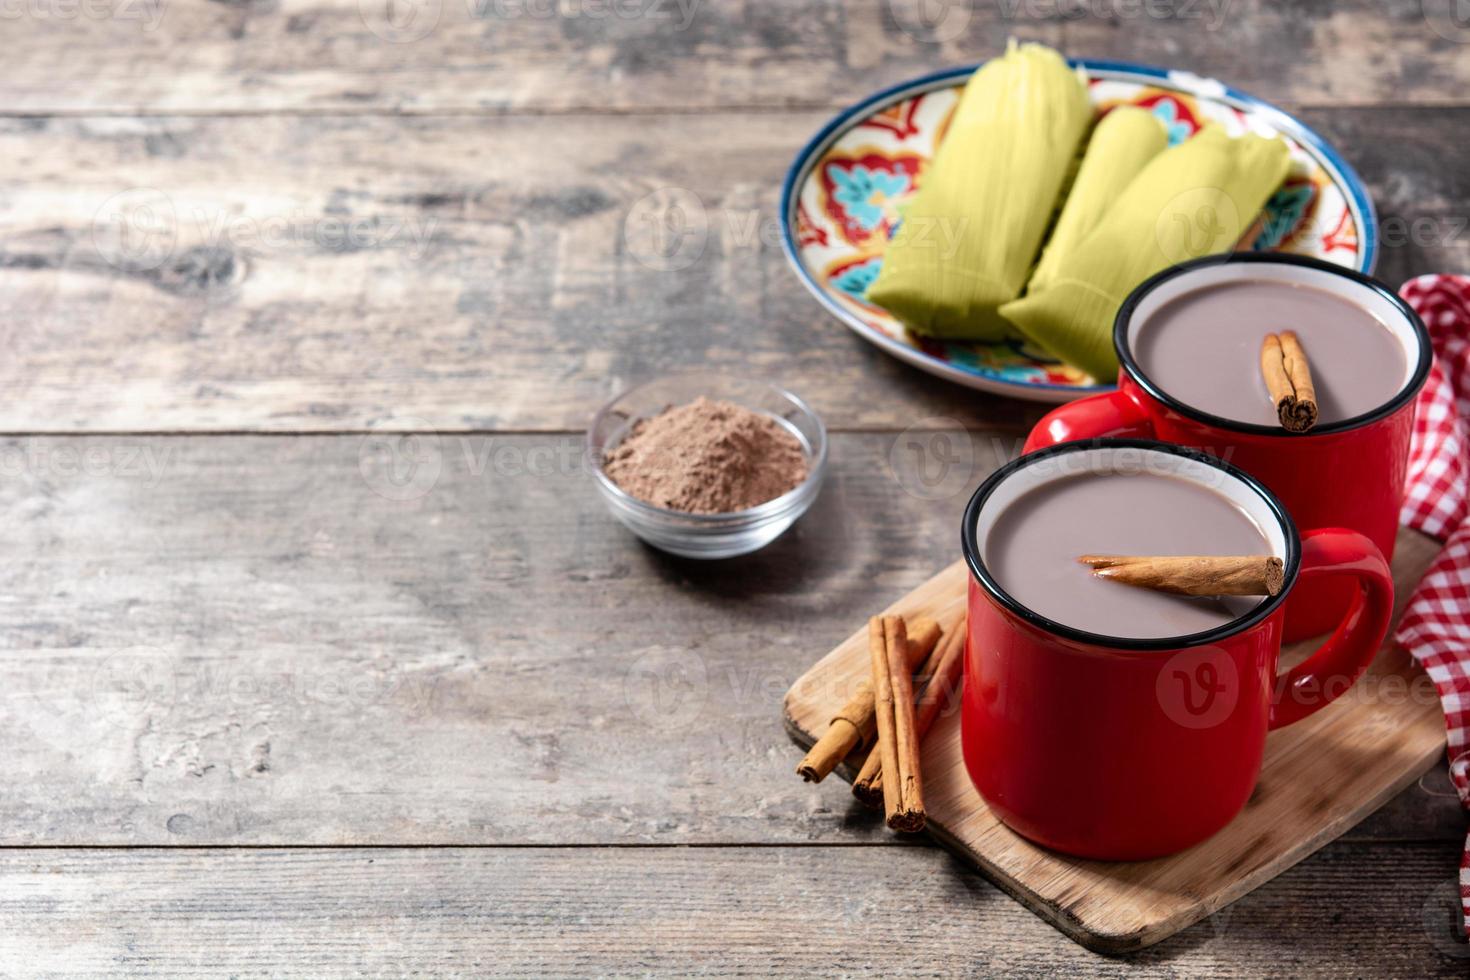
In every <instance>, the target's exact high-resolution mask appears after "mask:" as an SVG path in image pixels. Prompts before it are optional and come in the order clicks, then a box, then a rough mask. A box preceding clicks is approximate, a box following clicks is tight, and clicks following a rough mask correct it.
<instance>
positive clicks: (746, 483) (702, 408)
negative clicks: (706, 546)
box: [603, 398, 807, 514]
mask: <svg viewBox="0 0 1470 980" xmlns="http://www.w3.org/2000/svg"><path fill="white" fill-rule="evenodd" d="M603 469H604V470H605V471H606V472H607V475H608V476H609V477H610V478H611V479H612V481H613V482H614V483H616V484H617V485H618V486H619V487H621V488H622V489H623V491H624V492H625V493H627V494H629V495H631V496H634V497H637V498H638V499H639V500H643V501H646V502H647V503H650V504H655V505H657V506H659V507H667V508H669V509H671V510H681V511H685V512H686V513H690V514H727V513H730V512H731V511H736V510H745V509H746V508H748V507H755V506H756V505H758V504H763V503H765V502H766V501H768V500H774V499H776V498H777V497H779V496H781V495H782V494H783V493H786V492H787V491H789V490H792V489H794V488H795V487H797V486H798V485H800V484H801V482H802V481H803V480H805V479H806V475H807V464H806V454H805V453H804V452H803V451H802V448H801V442H800V441H798V440H797V438H796V437H795V436H793V435H792V434H791V432H790V431H789V430H787V429H786V428H785V427H784V426H782V425H781V423H779V422H777V421H776V420H775V419H773V418H771V417H770V416H769V415H762V414H761V413H759V412H753V411H751V410H750V409H748V408H743V407H741V406H739V405H736V404H734V403H732V402H723V401H713V400H711V399H708V398H698V399H695V400H694V401H692V402H690V403H688V404H687V405H677V406H674V407H672V408H666V409H664V410H663V411H662V412H660V413H659V414H657V415H655V416H652V417H651V418H646V419H642V420H640V421H638V422H637V423H635V424H634V426H633V429H632V431H631V432H629V433H628V435H627V437H626V438H624V439H623V441H622V442H620V443H618V444H617V446H615V447H614V448H613V449H612V450H610V451H609V452H608V453H607V455H606V456H605V457H604V459H603Z"/></svg>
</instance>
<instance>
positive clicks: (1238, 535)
mask: <svg viewBox="0 0 1470 980" xmlns="http://www.w3.org/2000/svg"><path fill="white" fill-rule="evenodd" d="M981 553H982V555H983V560H984V562H985V566H986V568H987V569H989V571H990V573H991V575H993V576H994V578H995V580H996V582H997V583H999V585H1000V587H1001V588H1002V589H1004V590H1005V591H1006V592H1007V593H1008V594H1009V595H1010V596H1011V597H1012V598H1014V599H1016V600H1017V601H1018V602H1020V603H1021V604H1022V605H1024V606H1026V607H1027V608H1029V609H1031V610H1032V611H1033V612H1037V613H1040V614H1041V615H1042V616H1045V617H1046V618H1047V619H1050V620H1053V621H1055V622H1058V623H1062V624H1064V625H1066V626H1071V627H1073V628H1075V629H1080V630H1085V631H1087V632H1089V633H1098V634H1102V635H1105V636H1116V637H1127V638H1136V639H1143V638H1157V637H1167V636H1184V635H1187V634H1190V633H1199V632H1201V631H1204V630H1208V629H1212V628H1214V627H1216V626H1220V625H1222V624H1224V623H1228V622H1229V621H1230V620H1232V619H1235V618H1236V617H1238V616H1241V615H1244V614H1245V613H1247V612H1249V611H1250V610H1251V609H1252V608H1254V607H1255V606H1256V605H1257V603H1259V602H1260V601H1261V600H1260V599H1257V598H1254V597H1235V598H1194V597H1186V596H1175V595H1167V594H1164V593H1161V592H1153V591H1150V590H1147V589H1140V588H1133V587H1131V586H1127V585H1119V584H1117V583H1115V582H1108V581H1105V580H1103V579H1100V578H1096V577H1094V576H1093V574H1092V572H1091V570H1090V569H1088V568H1086V567H1085V566H1083V565H1080V564H1078V562H1077V557H1078V556H1079V555H1084V554H1121V555H1265V554H1270V553H1271V548H1270V545H1269V543H1268V542H1267V539H1266V536H1265V534H1264V533H1263V532H1262V531H1261V529H1260V527H1258V526H1257V525H1256V523H1255V522H1254V521H1253V520H1252V519H1251V518H1250V517H1249V516H1248V515H1247V514H1246V513H1245V511H1243V510H1242V509H1240V507H1238V506H1237V505H1236V504H1235V503H1234V502H1232V501H1231V500H1230V499H1229V498H1227V497H1225V496H1224V495H1223V494H1220V493H1217V492H1216V491H1214V490H1211V489H1210V488H1208V487H1205V486H1201V485H1200V484H1198V483H1194V482H1191V481H1189V480H1185V479H1182V478H1179V477H1174V476H1169V475H1162V474H1153V473H1139V474H1136V475H1135V474H1106V475H1102V474H1097V475H1094V474H1078V475H1071V476H1063V477H1059V478H1057V479H1055V480H1051V481H1049V482H1046V483H1043V484H1042V485H1040V486H1038V487H1035V488H1033V489H1030V490H1027V491H1026V492H1025V493H1023V494H1022V495H1021V496H1019V497H1017V498H1016V499H1015V500H1014V501H1012V502H1011V503H1010V504H1008V505H1007V506H1006V507H1005V509H1004V510H1003V511H1001V512H1000V513H999V514H997V515H996V517H995V520H994V523H993V524H992V525H991V528H990V531H989V533H988V534H987V535H985V536H984V537H983V540H982V542H981Z"/></svg>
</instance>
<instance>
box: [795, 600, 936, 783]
mask: <svg viewBox="0 0 1470 980" xmlns="http://www.w3.org/2000/svg"><path fill="white" fill-rule="evenodd" d="M939 633H940V630H939V624H938V623H936V622H935V621H934V620H932V619H930V618H928V617H927V616H921V617H919V618H918V619H915V620H914V628H913V631H912V632H911V633H909V637H908V664H909V668H910V669H911V670H912V669H913V668H914V667H917V666H918V665H919V664H920V663H921V662H922V661H923V660H924V658H925V657H927V656H929V653H930V651H931V650H933V649H934V645H935V644H936V643H938V642H939ZM873 733H874V727H873V685H872V684H871V683H869V682H868V681H863V682H862V683H861V684H859V685H858V688H857V693H856V694H854V695H853V696H852V698H850V699H849V700H848V702H847V703H846V704H844V705H843V706H842V710H841V711H839V712H837V714H836V715H834V716H833V718H832V722H831V724H830V725H829V726H828V727H827V731H826V732H825V733H824V734H823V735H822V737H821V738H819V739H817V744H815V745H813V746H812V748H811V751H810V752H808V753H807V754H806V758H804V759H802V760H801V764H800V765H798V766H797V767H796V771H797V773H799V774H800V776H801V778H802V779H805V780H806V781H807V782H809V783H820V782H821V781H822V780H823V779H826V778H827V774H828V773H830V772H831V771H832V770H833V769H835V768H837V764H838V763H839V762H841V761H842V760H843V759H846V758H847V754H848V753H849V752H851V751H852V750H853V749H855V748H859V747H861V746H864V745H871V744H872V742H873Z"/></svg>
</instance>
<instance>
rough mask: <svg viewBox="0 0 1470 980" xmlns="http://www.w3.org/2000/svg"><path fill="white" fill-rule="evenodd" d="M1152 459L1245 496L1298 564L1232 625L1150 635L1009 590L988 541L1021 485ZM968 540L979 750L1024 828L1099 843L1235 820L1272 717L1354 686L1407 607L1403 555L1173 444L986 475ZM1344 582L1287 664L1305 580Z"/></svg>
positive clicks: (1155, 852) (1100, 449)
mask: <svg viewBox="0 0 1470 980" xmlns="http://www.w3.org/2000/svg"><path fill="white" fill-rule="evenodd" d="M1139 467H1146V468H1147V469H1148V470H1149V471H1150V472H1162V473H1167V474H1169V475H1171V476H1174V477H1177V478H1181V479H1185V480H1190V481H1194V482H1198V483H1201V484H1203V485H1205V486H1207V487H1209V488H1210V489H1212V490H1213V491H1215V492H1216V493H1220V494H1223V495H1225V496H1226V497H1227V498H1228V499H1229V500H1230V501H1231V502H1232V503H1234V504H1235V505H1236V506H1238V507H1239V508H1240V509H1241V510H1243V511H1244V512H1245V513H1246V514H1247V515H1248V516H1249V517H1250V518H1251V519H1252V521H1253V522H1254V523H1255V524H1256V525H1257V526H1258V527H1259V528H1260V529H1261V530H1262V532H1263V533H1264V535H1265V537H1266V540H1267V542H1268V545H1269V547H1270V548H1271V550H1272V551H1273V552H1274V553H1275V554H1276V555H1277V556H1278V557H1280V558H1281V559H1282V561H1283V563H1284V568H1285V581H1284V584H1283V587H1282V589H1281V591H1280V593H1278V594H1277V595H1276V596H1275V597H1272V598H1269V599H1265V600H1263V601H1262V602H1261V603H1260V604H1258V605H1256V606H1255V607H1254V608H1252V609H1250V610H1249V611H1248V612H1245V613H1244V614H1242V615H1241V616H1240V617H1238V618H1237V619H1234V620H1231V621H1228V622H1226V623H1224V624H1222V625H1221V626H1219V627H1216V628H1214V629H1211V630H1208V631H1205V632H1202V633H1195V634H1191V635H1188V636H1180V637H1165V638H1149V639H1140V638H1128V637H1114V636H1103V635H1098V634H1095V633H1088V632H1085V631H1082V630H1079V629H1075V628H1073V627H1070V626H1067V625H1064V624H1062V623H1059V622H1056V621H1054V620H1052V619H1048V618H1046V617H1044V616H1042V615H1040V614H1038V613H1036V612H1035V611H1033V610H1031V609H1028V608H1027V607H1026V606H1024V605H1023V604H1021V603H1020V602H1019V601H1017V600H1016V599H1015V598H1013V597H1012V596H1010V595H1008V594H1007V592H1006V591H1005V588H1004V586H1003V583H1000V582H997V581H996V579H995V578H994V577H993V575H992V574H991V572H990V570H989V569H987V567H986V565H985V561H984V554H985V551H984V545H985V542H986V540H987V536H988V535H989V533H990V532H991V530H992V529H993V528H994V527H996V526H998V525H997V519H998V517H999V515H1001V514H1002V513H1004V512H1005V511H1006V509H1007V507H1008V505H1009V504H1010V503H1011V502H1013V501H1015V500H1016V499H1017V498H1018V497H1019V496H1020V495H1021V494H1024V493H1026V492H1028V491H1030V490H1032V489H1034V488H1036V487H1038V486H1041V485H1043V484H1045V483H1046V482H1047V481H1050V480H1057V479H1065V478H1067V477H1068V476H1069V475H1073V474H1076V473H1079V472H1085V473H1099V474H1108V473H1114V472H1138V471H1139ZM999 526H1004V525H1003V524H1001V525H999ZM962 540H963V547H964V554H965V561H966V562H967V563H968V565H969V567H970V583H969V599H968V609H969V627H968V628H969V636H968V641H969V646H968V649H967V651H966V655H965V681H964V693H963V695H962V701H961V705H962V706H961V732H962V736H961V739H962V745H963V750H964V759H965V767H966V769H967V770H968V771H969V775H970V779H971V781H972V782H974V784H975V787H976V789H978V790H979V792H980V795H981V796H982V797H984V799H985V802H986V803H987V804H988V805H989V807H990V809H991V810H992V812H994V813H995V814H996V815H997V816H998V817H999V818H1000V819H1001V820H1002V821H1004V822H1005V823H1006V824H1007V825H1008V826H1009V827H1011V828H1012V829H1013V830H1015V831H1016V832H1017V833H1020V834H1022V835H1023V836H1025V837H1028V838H1030V839H1031V840H1033V841H1036V842H1037V843H1039V844H1042V845H1044V846H1046V847H1049V848H1053V849H1055V850H1058V851H1063V852H1066V853H1068V854H1075V855H1079V856H1081V857H1087V858H1098V859H1105V860H1137V859H1143V858H1152V857H1158V856H1161V855H1164V854H1171V853H1174V852H1176V851H1180V850H1183V849H1184V848H1187V847H1189V846H1191V845H1193V844H1196V843H1198V842H1199V841H1202V840H1204V839H1205V838H1207V837H1209V836H1210V835H1212V834H1214V833H1215V832H1216V831H1217V830H1219V829H1220V828H1221V827H1223V826H1225V824H1227V823H1229V821H1230V820H1231V818H1233V817H1234V816H1235V814H1236V813H1238V812H1239V811H1240V809H1241V807H1242V806H1244V805H1245V802H1246V800H1247V798H1249V796H1250V794H1251V791H1252V790H1253V789H1254V788H1255V784H1256V778H1257V776H1258V775H1259V773H1260V768H1261V757H1262V753H1263V751H1264V748H1265V741H1266V733H1267V732H1268V731H1270V730H1271V729H1275V728H1280V727H1282V726H1284V725H1289V724H1292V723H1293V722H1296V721H1300V720H1301V719H1303V718H1305V717H1306V716H1308V715H1310V714H1311V713H1312V712H1314V711H1316V710H1318V709H1319V708H1321V707H1323V706H1324V705H1326V704H1328V703H1330V702H1331V701H1332V700H1334V699H1335V698H1337V697H1338V696H1340V695H1342V694H1343V693H1345V692H1346V691H1347V690H1348V689H1349V688H1351V686H1352V684H1353V682H1354V681H1355V680H1356V679H1357V677H1358V676H1359V675H1360V674H1361V673H1362V672H1363V670H1364V669H1365V668H1366V667H1367V665H1368V664H1369V663H1370V662H1371V661H1372V659H1373V656H1374V654H1375V653H1376V652H1377V650H1378V647H1379V644H1380V643H1382V641H1383V638H1384V636H1385V634H1386V633H1387V632H1388V626H1389V620H1390V617H1391V615H1392V609H1393V581H1392V579H1391V578H1390V577H1389V570H1388V565H1387V563H1386V562H1385V561H1384V559H1383V555H1382V554H1381V553H1380V552H1379V549H1378V548H1377V547H1376V546H1375V545H1374V544H1373V542H1372V541H1370V540H1369V539H1368V538H1367V537H1365V536H1364V535H1362V534H1359V533H1357V532H1356V531H1350V530H1346V529H1342V528H1335V529H1327V530H1312V531H1307V532H1306V533H1305V534H1302V535H1300V536H1298V534H1297V531H1296V527H1295V525H1294V524H1293V523H1292V519H1291V517H1290V516H1289V515H1288V514H1287V511H1286V509H1285V508H1284V507H1283V506H1282V504H1281V502H1280V501H1278V500H1277V499H1276V497H1274V496H1273V495H1272V494H1271V493H1270V491H1268V490H1267V489H1266V488H1265V487H1264V486H1262V484H1261V483H1260V482H1258V481H1257V480H1256V479H1254V478H1253V477H1251V476H1248V475H1247V474H1245V473H1244V472H1242V471H1241V470H1239V469H1237V468H1235V467H1233V466H1230V465H1229V464H1227V463H1224V462H1221V461H1220V460H1218V459H1216V458H1214V457H1211V456H1208V455H1206V454H1204V453H1200V452H1197V451H1194V450H1191V449H1187V448H1183V447H1180V446H1175V445H1169V444H1166V443H1160V442H1153V441H1144V440H1116V439H1099V440H1092V441H1088V442H1072V443H1064V444H1062V445H1059V446H1054V447H1051V448H1047V449H1042V450H1038V451H1037V452H1035V453H1032V454H1030V455H1026V456H1022V457H1020V458H1019V459H1017V460H1015V461H1014V462H1012V463H1010V464H1008V465H1006V466H1004V467H1002V468H1001V469H1000V470H999V471H997V472H996V473H995V474H994V475H993V476H991V477H990V478H989V479H988V480H986V481H985V483H984V484H983V485H982V486H981V487H980V489H979V490H977V491H976V492H975V495H974V497H972V498H971V500H970V504H969V506H968V507H967V508H966V510H965V518H964V525H963V530H962ZM1328 582H1331V583H1334V584H1341V585H1343V586H1344V587H1345V588H1346V589H1347V590H1348V592H1349V594H1350V598H1349V602H1348V607H1347V610H1346V612H1345V614H1344V616H1343V618H1342V620H1341V622H1340V623H1339V624H1338V626H1337V629H1336V630H1335V631H1334V632H1333V634H1332V635H1331V636H1330V637H1329V638H1328V639H1327V640H1326V641H1325V642H1324V643H1323V644H1322V645H1321V646H1320V647H1319V648H1318V649H1317V650H1316V652H1315V653H1313V654H1312V655H1311V656H1310V657H1309V658H1307V659H1306V660H1305V661H1303V662H1302V663H1301V664H1299V665H1298V666H1296V667H1293V668H1291V669H1290V670H1287V671H1285V672H1278V665H1277V659H1278V656H1279V654H1280V652H1281V641H1282V618H1283V607H1284V605H1285V604H1286V602H1287V600H1288V597H1289V596H1291V595H1293V594H1295V593H1296V591H1297V590H1299V589H1301V588H1305V587H1310V586H1313V585H1318V584H1324V583H1328ZM1140 632H1145V631H1140Z"/></svg>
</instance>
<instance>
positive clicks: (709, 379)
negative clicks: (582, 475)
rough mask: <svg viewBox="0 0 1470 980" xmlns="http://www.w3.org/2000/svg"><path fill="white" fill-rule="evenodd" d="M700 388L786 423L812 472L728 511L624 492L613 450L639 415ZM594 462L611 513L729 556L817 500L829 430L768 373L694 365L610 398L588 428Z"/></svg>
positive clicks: (680, 551) (662, 539) (772, 535)
mask: <svg viewBox="0 0 1470 980" xmlns="http://www.w3.org/2000/svg"><path fill="white" fill-rule="evenodd" d="M701 395H703V396H705V397H706V398H710V399H714V400H718V401H727V402H734V403H735V404H737V405H740V406H743V407H745V408H748V409H751V410H752V411H756V412H760V413H762V414H764V415H768V416H770V417H771V418H773V419H775V420H776V421H777V422H779V423H781V424H782V425H783V426H785V428H786V429H787V431H789V432H790V433H791V434H792V435H793V436H795V437H796V439H797V441H798V442H800V443H801V448H802V451H803V452H804V453H805V454H806V462H807V476H806V479H805V480H804V481H802V482H801V483H800V484H799V485H798V486H796V487H795V488H794V489H792V490H789V491H787V492H786V493H784V494H782V495H781V496H779V497H777V498H776V499H774V500H768V501H766V502H765V503H763V504H760V505H758V506H756V507H751V508H749V509H747V510H737V511H732V512H731V513H728V514H687V513H684V512H683V511H677V510H669V509H668V508H666V507H659V506H656V505H654V504H650V503H646V502H644V501H642V500H639V499H638V498H636V497H633V496H630V495H629V494H627V493H624V492H623V490H622V489H621V488H620V487H618V485H617V484H616V483H614V482H613V481H612V480H611V479H610V478H609V477H608V475H607V473H606V472H605V471H604V470H603V468H602V461H603V459H604V458H605V457H606V455H607V452H608V450H609V449H612V448H613V447H614V446H616V445H617V444H618V443H619V442H621V441H622V439H623V437H624V436H626V435H627V434H628V431H629V430H630V429H631V428H632V427H633V424H634V423H635V422H637V421H638V420H639V419H643V418H647V417H649V416H651V415H657V414H658V413H659V412H661V411H663V410H664V409H666V408H669V407H670V406H673V405H683V404H685V403H687V402H691V401H693V400H694V399H696V398H698V397H699V396H701ZM587 469H588V471H589V472H590V473H591V474H592V478H593V482H594V483H595V484H596V485H597V489H598V492H599V493H601V494H602V499H603V500H604V501H606V502H607V509H608V510H610V511H612V515H613V516H614V517H616V518H617V519H618V520H620V521H622V522H623V524H624V525H626V526H627V528H628V529H629V530H630V531H632V532H633V533H634V534H636V535H638V536H639V537H640V538H642V539H643V540H644V541H646V542H648V543H649V544H651V545H653V546H654V547H655V548H659V549H661V550H663V551H667V552H670V553H671V554H675V555H682V556H684V557H686V558H730V557H733V556H735V555H744V554H748V553H749V552H752V551H755V550H756V549H758V548H763V547H765V546H766V545H768V544H770V543H771V542H772V541H774V540H776V538H777V537H779V536H780V535H781V532H782V531H785V530H786V529H787V528H788V527H790V526H791V525H792V524H793V523H794V522H795V521H796V519H797V518H798V517H800V516H801V515H802V514H804V513H805V512H806V509H807V508H808V507H810V506H811V505H812V501H813V500H815V499H816V497H817V492H818V491H819V490H820V489H821V487H822V478H823V477H824V476H826V473H827V430H826V428H824V427H823V425H822V420H821V419H819V418H817V415H816V413H815V412H813V411H812V410H811V408H810V407H808V406H807V403H806V402H804V401H802V400H801V399H800V398H798V397H796V396H795V395H793V394H792V393H791V392H789V391H785V390H784V389H781V388H778V387H776V386H775V385H772V384H767V383H766V382H764V381H754V380H749V379H745V378H735V377H730V376H728V375H723V374H717V373H714V372H711V371H691V372H688V373H683V374H675V375H670V376H668V377H664V378H658V379H656V380H654V381H648V382H645V383H644V384H641V385H638V386H637V387H636V388H631V389H629V390H628V391H625V392H623V393H622V394H621V395H619V396H618V397H616V398H614V399H613V400H612V401H610V402H608V403H607V404H606V405H604V406H603V407H602V410H601V411H599V412H598V413H597V415H596V416H595V417H594V418H593V419H592V427H591V428H590V429H588V430H587Z"/></svg>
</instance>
